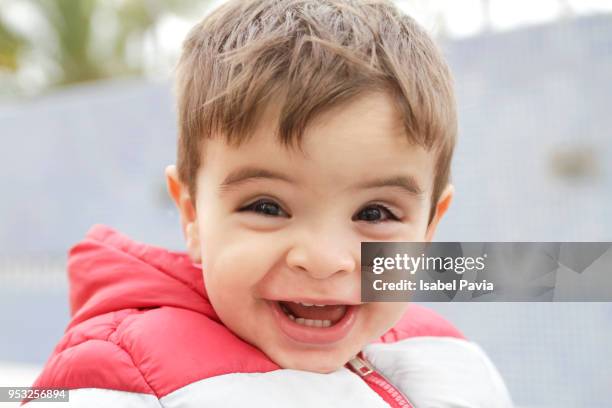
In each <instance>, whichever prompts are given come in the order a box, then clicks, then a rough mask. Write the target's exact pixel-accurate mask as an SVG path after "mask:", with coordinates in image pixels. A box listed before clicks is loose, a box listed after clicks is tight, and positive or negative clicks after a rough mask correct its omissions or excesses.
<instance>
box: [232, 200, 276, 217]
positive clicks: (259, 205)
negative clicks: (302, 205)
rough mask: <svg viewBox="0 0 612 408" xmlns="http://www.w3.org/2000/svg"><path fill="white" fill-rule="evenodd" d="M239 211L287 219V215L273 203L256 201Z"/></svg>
mask: <svg viewBox="0 0 612 408" xmlns="http://www.w3.org/2000/svg"><path fill="white" fill-rule="evenodd" d="M240 211H250V212H254V213H258V214H262V215H265V216H268V217H288V214H287V213H286V212H285V211H283V209H282V208H281V207H280V206H279V205H278V204H277V203H275V202H274V201H270V200H258V201H255V202H254V203H252V204H249V205H247V206H246V207H243V208H241V209H240Z"/></svg>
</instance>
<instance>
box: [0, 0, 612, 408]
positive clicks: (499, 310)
mask: <svg viewBox="0 0 612 408" xmlns="http://www.w3.org/2000/svg"><path fill="white" fill-rule="evenodd" d="M217 3H219V2H210V1H204V0H199V1H196V0H168V1H162V0H131V1H130V0H104V1H102V0H79V1H74V0H0V162H1V163H2V171H1V172H0V189H1V191H2V195H1V197H2V199H1V200H0V324H1V326H0V327H1V328H0V385H3V386H6V385H20V386H27V385H30V384H31V382H32V381H33V379H34V378H35V376H36V375H37V373H38V370H39V369H40V367H41V366H42V365H43V364H44V362H45V361H46V359H47V357H48V356H49V355H50V353H51V351H52V349H53V347H54V346H55V344H56V342H57V341H58V340H59V339H60V337H61V336H62V333H63V331H64V328H65V327H66V325H67V323H68V320H69V313H68V283H67V281H66V273H65V263H66V254H67V251H68V249H69V248H70V246H72V245H73V244H74V243H76V242H77V241H78V240H80V239H81V238H82V237H83V236H84V234H85V233H86V231H87V229H88V228H89V227H90V226H91V225H92V224H94V223H102V224H107V225H109V226H111V227H114V228H116V229H118V230H119V231H121V232H123V233H125V234H127V235H128V236H130V237H132V238H134V239H136V240H139V241H144V242H147V243H150V244H154V245H159V246H165V247H168V248H171V249H175V250H182V249H183V243H182V236H181V232H180V228H179V219H178V214H177V212H176V211H175V209H174V207H173V204H172V203H171V202H170V200H169V199H168V198H167V194H166V191H165V183H164V178H163V169H164V167H165V165H167V164H170V163H173V162H174V159H175V152H176V150H175V140H176V139H175V138H176V125H175V109H174V101H173V95H172V75H173V72H172V71H173V67H174V64H175V63H176V61H177V58H178V56H179V53H180V45H181V41H182V39H183V38H184V36H185V35H186V33H187V31H188V30H189V28H190V27H191V26H192V25H193V24H194V23H195V22H197V21H198V20H200V19H201V18H202V16H203V15H204V14H205V13H206V12H207V10H209V9H210V8H211V7H213V6H214V5H216V4H217ZM397 3H398V4H399V5H400V7H402V8H403V9H404V10H406V11H407V12H408V13H410V14H411V15H413V16H414V17H415V18H416V19H417V20H418V21H419V22H420V23H421V24H422V25H423V26H424V27H425V28H426V29H428V30H429V31H430V32H431V33H432V34H433V35H434V36H435V37H436V39H437V41H438V42H439V43H440V45H441V46H442V48H443V51H444V53H445V55H446V56H447V58H448V60H449V63H450V65H451V68H452V70H453V72H454V75H455V80H456V89H457V98H458V104H459V118H460V135H459V143H458V146H457V153H456V156H455V159H454V163H453V182H454V184H455V185H456V188H457V196H456V199H455V201H454V203H453V205H452V206H451V209H450V210H449V213H448V216H447V217H446V218H445V220H444V221H443V224H442V225H441V227H440V230H439V233H438V235H437V237H436V238H437V240H440V241H612V208H611V206H610V203H611V202H612V114H611V108H610V106H611V105H612V1H609V0H608V1H604V0H591V1H587V0H575V1H571V0H539V1H527V0H514V1H510V0H464V1H461V2H457V1H452V0H430V1H425V0H406V1H397ZM611 272H612V271H611ZM429 306H431V307H433V308H435V309H437V310H439V311H440V312H441V313H442V314H443V315H445V316H447V317H449V318H450V319H451V320H452V321H453V322H454V323H455V324H456V325H457V326H459V328H460V329H462V330H463V331H464V332H465V334H466V335H467V336H468V337H470V338H471V339H473V340H475V341H477V342H479V343H480V344H481V345H482V347H483V348H484V349H485V350H486V351H487V352H488V354H489V355H490V357H491V358H492V360H493V361H494V362H495V364H496V365H497V367H498V368H499V370H500V372H501V373H502V375H503V377H504V378H505V380H506V382H507V384H508V387H509V388H510V391H511V394H512V396H513V398H514V400H515V402H516V403H517V406H519V407H525V408H528V407H529V408H531V407H541V408H544V407H556V408H559V407H595V408H596V407H611V406H612V304H609V303H529V304H522V303H512V304H510V303H497V304H491V303H487V304H477V303H475V304H429ZM1 405H2V404H1V403H0V406H1Z"/></svg>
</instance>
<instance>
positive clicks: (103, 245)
mask: <svg viewBox="0 0 612 408" xmlns="http://www.w3.org/2000/svg"><path fill="white" fill-rule="evenodd" d="M68 277H69V282H70V315H71V317H72V320H71V322H70V325H69V326H68V328H70V327H72V326H74V325H76V324H78V323H80V322H83V321H85V320H87V319H90V318H92V317H94V316H97V315H101V314H104V313H109V312H113V311H117V310H122V309H130V308H154V307H161V306H172V307H179V308H184V309H189V310H193V311H195V312H198V313H202V314H205V315H207V316H209V317H210V318H212V319H214V320H217V321H219V319H218V317H217V315H216V313H215V311H214V309H213V308H212V305H211V304H210V302H209V300H208V296H207V294H206V289H205V287H204V280H203V277H202V269H201V266H200V265H199V264H194V263H193V262H192V261H191V259H190V258H189V256H188V255H187V253H186V252H173V251H169V250H167V249H164V248H161V247H156V246H152V245H147V244H144V243H141V242H137V241H133V240H131V239H130V238H128V237H127V236H125V235H123V234H121V233H120V232H118V231H115V230H114V229H112V228H110V227H107V226H105V225H101V224H95V225H94V226H92V227H91V228H90V229H89V231H88V232H87V234H86V236H85V238H84V239H83V240H82V241H81V242H79V243H77V244H76V245H74V246H73V247H72V248H71V249H70V251H69V254H68Z"/></svg>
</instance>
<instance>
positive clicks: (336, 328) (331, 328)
mask: <svg viewBox="0 0 612 408" xmlns="http://www.w3.org/2000/svg"><path fill="white" fill-rule="evenodd" d="M270 304H271V306H272V309H273V312H274V315H275V316H276V321H277V323H278V326H279V328H280V329H281V331H282V332H283V333H285V334H286V335H287V336H288V337H289V338H291V339H292V340H295V341H297V342H300V343H309V344H329V343H334V342H337V341H339V340H341V339H343V338H344V337H346V336H347V335H348V334H349V332H350V331H351V328H352V327H353V325H354V324H355V321H356V315H357V311H358V310H359V306H358V305H347V304H313V303H305V302H301V301H270Z"/></svg>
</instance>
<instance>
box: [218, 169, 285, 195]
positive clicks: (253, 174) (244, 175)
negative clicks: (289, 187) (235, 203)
mask: <svg viewBox="0 0 612 408" xmlns="http://www.w3.org/2000/svg"><path fill="white" fill-rule="evenodd" d="M256 179H271V180H281V181H286V182H287V183H293V182H294V181H293V180H292V179H291V178H290V177H288V176H286V175H284V174H282V173H277V172H274V171H271V170H267V169H263V168H259V167H250V166H249V167H242V168H239V169H237V170H234V171H232V172H231V173H230V174H228V175H227V177H226V178H225V179H224V180H223V182H222V183H221V185H220V189H221V190H222V191H224V190H227V189H229V188H231V187H233V186H236V185H239V184H243V183H245V182H247V181H251V180H256Z"/></svg>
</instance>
